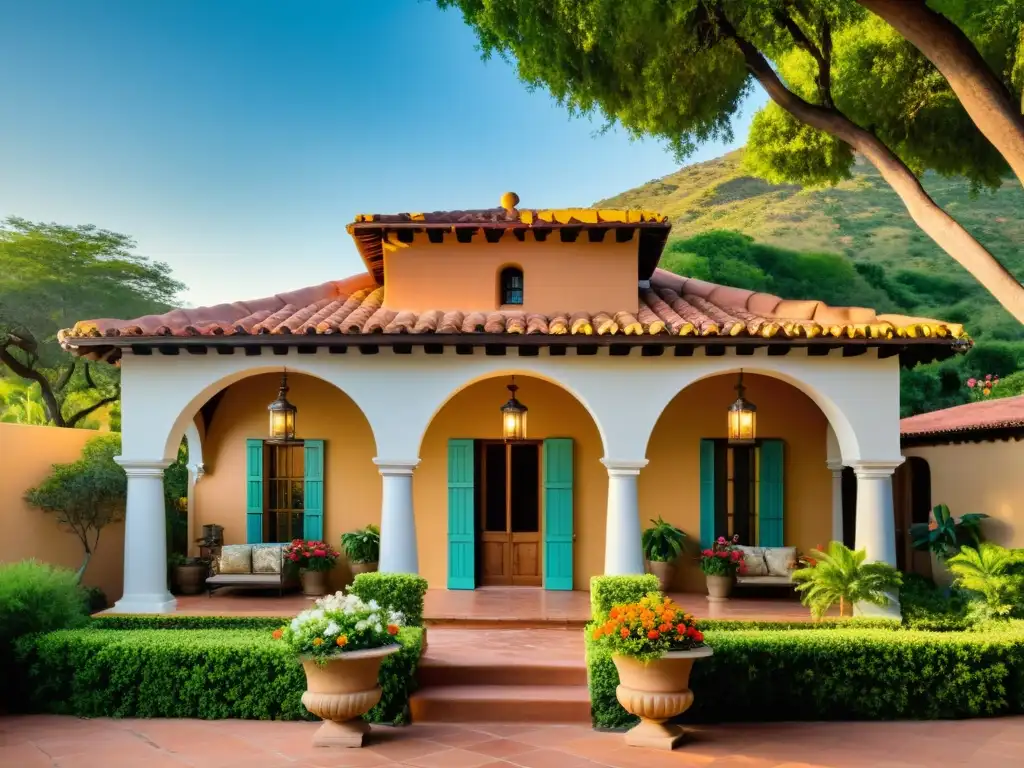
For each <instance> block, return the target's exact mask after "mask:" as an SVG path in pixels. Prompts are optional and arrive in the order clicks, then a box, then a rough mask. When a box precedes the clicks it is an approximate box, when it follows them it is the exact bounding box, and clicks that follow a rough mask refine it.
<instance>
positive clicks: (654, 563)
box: [642, 516, 686, 592]
mask: <svg viewBox="0 0 1024 768" xmlns="http://www.w3.org/2000/svg"><path fill="white" fill-rule="evenodd" d="M651 522H652V523H654V525H653V526H651V527H650V528H648V529H647V530H645V531H644V533H643V539H642V544H643V548H644V557H645V558H646V559H647V571H648V572H649V573H653V574H654V575H655V576H657V577H658V586H659V587H660V588H661V591H662V592H667V591H668V590H669V588H670V587H671V586H672V579H673V577H674V576H675V573H676V560H678V559H679V556H680V555H681V554H682V553H683V546H684V545H685V544H686V534H685V533H683V532H682V531H681V530H679V529H678V528H676V527H675V526H674V525H672V524H671V523H666V522H665V521H664V520H663V519H662V518H661V517H660V516H659V517H658V519H657V520H651Z"/></svg>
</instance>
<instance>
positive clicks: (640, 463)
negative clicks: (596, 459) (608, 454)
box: [601, 459, 647, 477]
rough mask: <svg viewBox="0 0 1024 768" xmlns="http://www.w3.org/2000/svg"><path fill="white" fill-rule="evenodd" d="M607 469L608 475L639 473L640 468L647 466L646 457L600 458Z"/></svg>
mask: <svg viewBox="0 0 1024 768" xmlns="http://www.w3.org/2000/svg"><path fill="white" fill-rule="evenodd" d="M601 463H602V464H604V465H605V467H606V468H607V469H608V475H609V477H612V476H616V475H639V474H640V470H641V469H643V468H644V467H646V466H647V459H633V460H624V459H601Z"/></svg>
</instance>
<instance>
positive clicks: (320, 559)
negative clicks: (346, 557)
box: [284, 539, 341, 597]
mask: <svg viewBox="0 0 1024 768" xmlns="http://www.w3.org/2000/svg"><path fill="white" fill-rule="evenodd" d="M340 556H341V555H340V554H339V552H338V550H336V549H335V548H334V547H332V546H331V545H330V544H328V543H327V542H326V541H304V540H303V539H295V540H294V541H293V542H292V543H291V544H289V545H288V546H287V547H285V550H284V558H285V561H287V562H288V563H290V564H291V567H293V568H298V569H299V576H300V577H301V579H302V593H303V594H304V595H308V596H310V597H320V596H322V595H324V594H325V593H326V592H327V572H328V571H330V570H331V569H332V568H334V565H335V563H337V562H338V558H339V557H340Z"/></svg>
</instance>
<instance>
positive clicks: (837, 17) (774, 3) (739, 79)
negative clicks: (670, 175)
mask: <svg viewBox="0 0 1024 768" xmlns="http://www.w3.org/2000/svg"><path fill="white" fill-rule="evenodd" d="M438 4H439V5H440V6H441V7H442V8H447V7H453V6H454V7H458V8H460V9H461V11H462V13H463V16H464V18H465V19H466V21H467V23H469V24H470V25H471V26H472V27H473V28H474V29H475V31H476V33H477V36H478V38H479V41H480V46H481V49H482V51H483V54H484V56H489V55H492V54H494V53H497V54H499V55H502V56H507V57H510V58H514V59H515V61H516V63H517V66H518V73H519V76H520V78H521V79H523V80H524V81H525V82H526V83H527V84H528V85H530V86H532V87H536V86H544V87H546V88H548V89H549V90H550V92H551V93H552V94H553V95H554V97H555V98H556V99H558V100H559V101H560V102H561V103H563V104H565V105H566V106H567V107H568V108H569V110H570V111H571V112H573V113H577V114H591V113H601V114H603V115H604V116H605V117H606V118H607V119H608V121H609V122H618V123H620V124H621V125H622V126H623V127H624V128H625V129H626V130H627V131H629V132H630V133H631V134H633V135H636V136H642V135H652V136H656V137H659V138H662V139H664V140H666V141H667V142H668V143H669V145H670V146H671V147H672V149H674V150H675V152H676V154H677V155H678V156H680V157H684V156H686V155H688V154H690V153H691V152H692V151H693V150H694V148H695V147H696V146H697V145H698V144H699V143H701V142H703V141H707V140H709V139H713V138H724V139H731V138H732V135H731V125H730V119H731V117H732V116H733V115H735V113H736V112H737V111H738V109H739V107H740V104H741V103H742V101H743V99H744V97H745V96H746V95H747V93H748V91H749V90H750V88H751V85H752V81H753V82H756V83H758V84H759V85H760V86H761V87H762V88H763V89H764V90H765V91H766V92H767V94H768V95H769V97H770V98H771V99H772V101H773V103H772V104H770V105H768V106H767V107H766V108H765V109H764V110H762V111H761V112H760V113H759V114H758V115H757V116H756V117H755V119H754V121H753V124H752V128H751V139H752V140H751V142H750V145H749V147H748V149H752V148H756V149H757V152H756V153H750V154H751V157H750V160H749V162H750V164H751V167H753V168H754V169H755V170H756V171H757V172H758V173H759V174H760V175H762V176H764V177H766V178H768V179H774V180H778V179H787V180H790V181H799V182H801V183H804V184H807V183H834V182H836V181H837V180H839V179H841V178H844V177H845V176H847V175H848V174H849V170H850V167H851V166H852V163H853V161H854V153H855V152H857V153H860V154H861V155H862V156H864V157H865V158H866V159H867V160H868V161H869V162H870V163H872V164H873V165H874V166H875V167H876V168H877V169H878V171H879V173H880V174H881V175H882V177H883V178H884V179H885V180H886V182H887V183H888V184H889V185H890V186H891V187H892V188H893V190H894V191H895V192H896V193H897V194H898V195H899V196H900V198H901V199H902V201H903V202H904V204H905V205H906V207H907V210H908V212H909V214H910V215H911V217H912V218H913V219H914V221H915V222H916V223H917V224H918V226H920V227H921V229H922V230H923V231H924V232H925V233H927V234H928V235H929V236H930V237H931V238H932V239H933V240H934V241H935V242H936V243H937V244H938V245H939V246H940V247H941V248H942V249H943V250H945V251H946V252H947V253H948V254H949V255H950V256H952V257H953V258H954V259H956V260H957V261H958V262H960V263H961V264H962V265H963V266H964V267H965V268H966V269H967V270H968V271H970V272H971V274H973V275H974V276H975V278H977V280H978V281H979V282H980V283H981V284H982V285H984V286H985V287H986V289H988V290H989V291H990V292H991V293H992V294H993V296H995V298H996V299H997V300H998V301H999V302H1000V303H1001V304H1003V305H1004V306H1005V307H1006V308H1007V309H1008V310H1009V311H1010V312H1011V314H1013V315H1014V316H1015V317H1016V318H1017V319H1018V320H1020V321H1022V322H1024V286H1021V284H1020V282H1019V281H1018V280H1017V279H1016V278H1015V277H1014V276H1013V275H1012V274H1011V273H1010V272H1009V271H1008V270H1007V269H1006V268H1005V267H1003V266H1002V265H1001V264H1000V263H999V262H998V261H997V260H996V259H995V258H994V257H993V256H992V255H991V254H990V253H989V252H988V251H987V250H986V249H985V248H984V247H983V246H982V245H981V244H980V243H979V242H978V241H977V240H975V239H974V238H973V237H972V236H971V235H970V234H969V233H968V232H967V231H966V230H965V229H964V228H963V227H962V226H961V225H960V224H958V223H957V222H956V221H955V220H954V219H953V218H952V217H951V216H950V215H949V214H948V213H946V212H945V211H944V210H942V209H941V208H940V207H939V206H938V205H937V204H936V203H935V201H934V200H933V199H932V198H931V197H930V196H929V195H928V193H927V192H926V191H925V189H924V187H923V186H922V185H921V183H920V181H919V179H918V177H917V175H915V174H916V173H919V172H920V171H922V170H924V169H925V168H934V169H935V170H937V171H940V172H943V173H952V172H958V173H967V174H968V175H970V176H971V178H972V179H974V180H975V181H976V182H977V183H978V184H986V183H987V184H994V183H996V181H997V179H998V177H999V174H1000V173H1001V169H1003V168H1005V164H1004V163H1003V162H1002V159H1001V158H1000V157H999V155H998V153H997V152H995V150H994V149H992V147H991V145H989V144H988V143H987V142H985V141H984V138H983V137H982V135H981V134H980V132H979V131H978V130H977V128H976V126H974V125H973V123H972V122H971V121H970V119H969V118H967V117H966V116H965V115H964V113H963V109H962V107H961V106H960V105H959V102H958V101H957V99H956V95H955V94H954V93H953V91H952V90H950V88H949V85H948V83H946V82H945V80H943V79H942V78H941V76H935V70H934V68H932V65H931V64H930V63H929V62H928V61H927V59H925V58H924V57H923V56H922V55H921V54H920V53H919V52H918V51H917V50H916V49H915V48H914V47H913V46H912V45H911V44H910V43H909V42H907V41H906V39H904V38H902V37H901V36H899V35H898V34H895V33H894V32H893V31H892V30H891V28H890V27H888V26H887V25H885V24H883V23H882V22H881V21H880V20H878V19H877V18H875V17H873V16H871V15H870V14H868V13H867V12H865V11H864V9H863V8H861V7H860V6H859V5H857V4H856V3H855V2H853V0H632V1H631V2H629V3H608V2H604V1H603V0H580V1H579V2H574V3H564V2H559V1H558V0H438ZM894 51H898V54H899V55H898V56H896V57H894V55H893V54H894ZM894 70H895V74H893V71H894ZM908 73H909V74H910V75H911V76H910V77H908ZM928 73H932V75H933V76H932V77H930V78H924V79H922V76H923V75H926V74H928Z"/></svg>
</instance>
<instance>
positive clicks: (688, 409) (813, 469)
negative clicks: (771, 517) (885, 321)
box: [638, 374, 832, 592]
mask: <svg viewBox="0 0 1024 768" xmlns="http://www.w3.org/2000/svg"><path fill="white" fill-rule="evenodd" d="M735 383H736V382H735V380H734V379H733V378H732V377H728V378H725V377H715V378H710V379H704V380H702V381H699V382H697V383H696V384H694V385H692V386H690V387H687V388H686V389H685V390H684V391H683V392H681V393H680V394H679V395H677V396H676V398H675V399H674V400H673V401H672V402H671V403H669V406H668V408H666V409H665V411H664V412H663V413H662V415H661V418H660V419H659V420H658V423H657V425H655V428H654V431H653V433H652V435H651V441H650V443H649V444H648V446H647V458H648V460H649V462H650V463H649V464H648V465H647V467H646V468H645V469H644V470H643V471H641V473H640V514H641V517H642V523H643V525H644V526H645V527H647V526H649V525H650V519H651V518H656V517H658V515H661V516H662V517H664V519H665V520H666V521H668V522H670V523H672V524H673V525H676V526H678V527H679V528H681V529H682V530H683V531H684V532H685V533H686V534H687V535H688V536H689V537H690V539H691V540H692V541H693V542H694V546H695V545H696V542H697V540H698V538H699V536H700V440H701V438H724V437H726V410H727V409H728V407H729V405H730V404H731V403H732V402H733V401H734V400H735V399H736V391H735V389H734V386H735ZM743 383H744V384H745V385H746V387H747V392H746V397H747V399H748V400H749V401H750V402H752V403H754V404H755V405H756V406H757V434H758V436H759V437H770V438H780V439H782V440H783V441H784V442H785V449H784V450H785V453H784V463H785V472H784V479H783V482H784V493H785V502H784V504H785V506H784V515H785V517H784V519H783V531H784V534H783V535H784V542H785V544H786V545H787V546H796V547H799V548H800V550H801V551H802V552H806V551H808V550H809V549H811V548H813V547H816V546H820V545H823V544H826V543H827V542H828V540H829V538H830V536H831V518H830V515H831V503H832V501H831V498H832V497H831V494H832V485H831V480H832V475H831V472H830V471H829V470H828V468H827V467H826V466H825V459H826V445H825V441H826V431H827V426H828V421H827V419H826V418H825V415H824V414H823V413H822V412H821V410H820V409H819V408H818V406H817V405H815V403H814V402H813V401H812V400H811V399H810V398H808V397H807V396H806V395H804V394H803V393H802V392H800V390H798V389H796V388H795V387H792V386H790V385H789V384H786V383H785V382H782V381H779V380H778V379H773V378H770V377H767V376H752V375H749V374H748V375H746V376H744V377H743ZM638 396H639V395H638ZM703 579H704V577H703V575H702V574H701V572H700V569H699V568H698V567H697V564H696V558H695V557H694V556H690V557H687V558H684V559H683V560H682V561H681V562H680V567H679V569H678V571H677V574H676V581H675V585H674V586H675V588H676V589H678V590H683V591H695V592H697V591H703V589H704V580H703Z"/></svg>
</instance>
